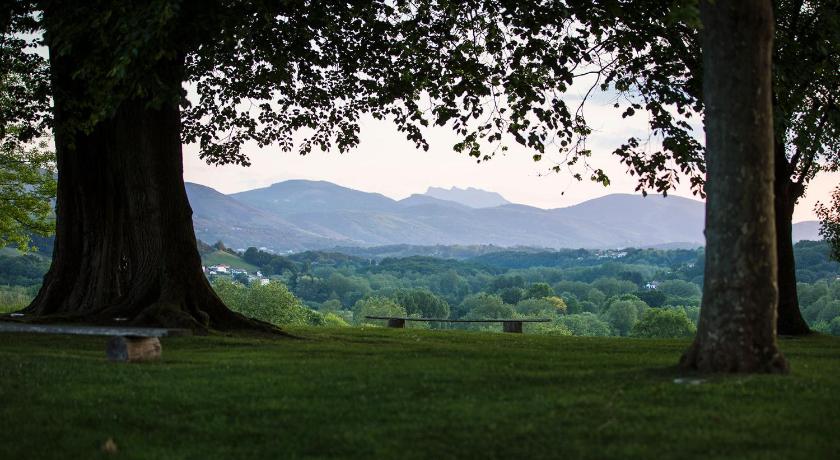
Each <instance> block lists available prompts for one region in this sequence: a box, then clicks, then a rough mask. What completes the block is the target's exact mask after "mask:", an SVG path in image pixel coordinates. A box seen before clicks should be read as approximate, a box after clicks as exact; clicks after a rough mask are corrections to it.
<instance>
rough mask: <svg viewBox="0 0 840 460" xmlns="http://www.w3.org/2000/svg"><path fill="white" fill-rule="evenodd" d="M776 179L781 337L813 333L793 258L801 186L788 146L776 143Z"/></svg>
mask: <svg viewBox="0 0 840 460" xmlns="http://www.w3.org/2000/svg"><path fill="white" fill-rule="evenodd" d="M774 151H775V156H776V159H775V161H776V165H775V171H776V174H775V176H776V179H775V183H774V195H775V208H776V209H775V211H776V251H777V255H778V263H779V305H778V319H777V322H776V325H777V330H778V333H779V334H781V335H804V334H809V333H810V332H811V329H810V328H809V327H808V323H806V322H805V319H804V318H802V313H801V312H800V311H799V296H798V294H797V292H796V260H795V259H794V257H793V209H794V207H795V206H796V200H798V199H799V197H800V196H801V195H802V190H798V189H797V184H795V183H794V182H793V181H791V179H790V176H791V172H790V166H789V164H788V162H787V158H785V153H784V152H785V150H784V146H783V145H782V144H781V143H780V142H779V141H778V140H777V141H776V142H775V143H774Z"/></svg>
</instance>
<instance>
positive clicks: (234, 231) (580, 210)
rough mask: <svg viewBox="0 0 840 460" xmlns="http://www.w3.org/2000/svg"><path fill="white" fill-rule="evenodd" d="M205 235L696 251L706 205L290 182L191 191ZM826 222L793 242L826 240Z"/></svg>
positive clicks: (269, 244)
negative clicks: (554, 202) (539, 204)
mask: <svg viewBox="0 0 840 460" xmlns="http://www.w3.org/2000/svg"><path fill="white" fill-rule="evenodd" d="M187 194H188V195H189V199H190V204H191V205H192V208H193V220H194V223H195V230H196V236H197V237H198V238H199V239H201V240H203V241H207V242H211V243H212V242H215V241H218V240H222V241H224V242H225V244H227V245H228V246H229V247H233V248H246V247H249V246H256V247H263V248H267V249H270V250H272V251H276V252H286V251H302V250H307V249H330V248H334V247H337V246H382V245H391V244H410V245H425V246H429V245H481V244H492V245H496V246H506V247H510V246H530V247H544V248H620V247H631V246H633V247H663V248H666V247H667V248H672V247H697V246H702V245H703V244H704V238H703V212H704V211H703V206H704V204H703V203H702V202H700V201H696V200H691V199H688V198H682V197H676V196H669V197H667V198H663V197H661V196H648V197H647V198H645V197H642V196H639V195H627V194H614V195H607V196H604V197H601V198H595V199H593V200H589V201H585V202H583V203H580V204H578V205H575V206H570V207H566V208H558V209H540V208H535V207H532V206H525V205H521V204H513V203H510V202H509V201H507V200H505V199H504V198H503V197H502V196H501V195H499V194H498V193H494V192H487V191H484V190H479V189H474V188H469V189H457V188H453V189H449V190H447V189H442V188H434V187H432V188H430V189H429V190H428V191H427V192H426V193H425V194H417V195H412V196H410V197H408V198H405V199H403V200H393V199H391V198H388V197H386V196H384V195H381V194H378V193H368V192H362V191H359V190H353V189H349V188H346V187H341V186H339V185H336V184H333V183H330V182H323V181H306V180H290V181H285V182H280V183H277V184H274V185H271V186H270V187H266V188H260V189H255V190H249V191H246V192H240V193H235V194H232V195H225V194H222V193H219V192H218V191H216V190H214V189H212V188H210V187H206V186H203V185H199V184H192V183H187ZM817 228H818V224H817V222H802V223H799V224H795V225H794V239H795V240H799V239H819V237H818V235H817Z"/></svg>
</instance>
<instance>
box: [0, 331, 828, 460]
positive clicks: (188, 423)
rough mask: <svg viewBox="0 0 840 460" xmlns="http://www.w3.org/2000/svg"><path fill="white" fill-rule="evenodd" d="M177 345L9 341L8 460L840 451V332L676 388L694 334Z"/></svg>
mask: <svg viewBox="0 0 840 460" xmlns="http://www.w3.org/2000/svg"><path fill="white" fill-rule="evenodd" d="M294 332H295V333H296V334H298V335H300V336H301V337H303V338H304V339H303V340H292V339H276V340H268V339H257V338H230V337H186V338H171V339H164V342H163V359H162V361H160V362H156V363H147V364H115V363H109V362H107V361H105V359H104V342H105V339H104V338H97V337H80V336H44V335H18V334H0V422H2V424H3V426H2V429H0V458H3V459H25V458H61V459H71V458H79V459H81V458H97V457H109V455H107V454H105V453H102V452H101V451H100V446H101V445H102V444H103V442H104V441H105V440H107V439H108V438H113V439H114V441H115V442H116V444H117V446H118V448H119V452H118V453H117V454H116V455H115V456H114V457H121V458H150V459H160V458H196V459H205V458H325V457H334V458H346V457H353V458H435V459H445V458H506V459H515V458H569V457H571V458H575V457H582V458H599V459H601V458H622V459H625V458H645V459H662V458H692V457H699V458H710V457H714V458H733V459H734V458H738V459H741V458H756V459H758V458H760V459H766V458H838V451H840V339H838V338H832V337H824V336H817V337H812V338H807V339H797V340H785V341H783V349H784V351H785V353H786V354H787V356H788V357H789V359H790V360H791V363H792V367H793V371H792V373H791V374H790V375H788V376H735V377H713V378H711V379H708V380H706V381H705V382H703V383H701V384H699V385H691V384H676V383H674V379H675V378H678V377H684V375H683V374H681V373H680V372H679V371H678V370H676V369H675V368H674V366H673V365H674V363H675V362H676V360H677V359H678V357H679V355H680V353H681V352H682V350H683V349H684V348H685V347H686V345H687V342H686V341H679V340H636V339H619V338H575V337H545V336H534V335H515V334H499V333H479V332H461V331H422V330H411V329H407V330H393V329H390V330H389V329H384V328H382V329H379V328H377V329H372V328H367V329H350V328H348V329H296V330H294Z"/></svg>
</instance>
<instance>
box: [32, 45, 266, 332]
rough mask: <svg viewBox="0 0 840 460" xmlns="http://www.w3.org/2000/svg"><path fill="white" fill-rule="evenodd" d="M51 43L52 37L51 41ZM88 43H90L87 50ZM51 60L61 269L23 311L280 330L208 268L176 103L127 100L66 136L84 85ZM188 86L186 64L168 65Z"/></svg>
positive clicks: (52, 316)
mask: <svg viewBox="0 0 840 460" xmlns="http://www.w3.org/2000/svg"><path fill="white" fill-rule="evenodd" d="M47 37H48V39H49V31H48V34H47ZM80 45H81V44H80ZM55 54H57V53H51V69H52V80H53V81H52V85H53V93H54V114H55V124H56V130H55V143H56V158H57V167H58V192H57V204H56V235H55V249H54V252H53V260H52V265H51V267H50V270H49V272H48V273H47V275H46V276H45V277H44V283H43V286H42V287H41V290H40V292H39V293H38V295H37V297H36V298H35V299H34V301H33V302H32V304H31V305H29V307H27V308H26V309H25V310H24V313H26V314H27V316H29V315H31V316H33V317H34V320H36V321H72V322H86V323H94V324H108V323H113V322H114V321H118V320H117V318H120V319H122V321H121V324H126V323H129V324H133V325H144V326H163V327H178V328H189V329H192V330H194V331H198V332H201V331H206V330H208V329H217V330H236V329H259V330H264V331H275V332H276V331H277V330H276V329H275V328H273V327H272V326H270V325H268V324H265V323H261V322H257V321H253V320H250V319H248V318H245V317H244V316H242V315H240V314H238V313H235V312H232V311H230V310H229V309H228V308H227V307H226V306H225V305H224V304H223V303H222V301H221V300H220V299H219V298H218V296H216V294H215V293H214V292H213V290H212V288H211V286H210V284H209V283H208V281H207V279H206V278H205V276H204V274H203V272H202V269H201V259H200V256H199V253H198V249H197V246H196V240H195V233H194V231H193V224H192V210H191V208H190V205H189V202H188V200H187V195H186V191H185V188H184V181H183V165H182V152H181V137H180V110H179V107H178V105H177V103H171V104H162V105H161V106H159V107H153V106H150V105H149V99H146V98H134V99H129V100H126V101H124V102H122V103H121V104H120V105H119V107H118V108H117V110H116V113H115V114H114V115H113V116H112V117H110V118H108V119H106V120H103V121H101V122H99V123H97V124H96V125H95V126H94V127H93V129H92V130H90V131H88V132H83V131H81V130H76V129H67V124H68V123H72V121H70V120H72V117H73V115H72V114H70V113H68V107H71V106H72V102H73V98H74V97H76V96H77V95H78V94H80V93H81V94H84V93H83V92H81V91H79V88H80V85H84V84H92V83H90V82H80V81H79V80H77V79H74V78H73V72H74V67H73V66H74V59H73V56H72V55H69V56H68V55H64V56H56V55H55ZM159 65H160V66H162V67H161V69H158V70H159V73H160V76H161V77H162V78H166V79H167V84H171V85H176V86H173V87H174V88H180V85H181V77H182V67H183V61H182V59H180V58H175V59H171V60H169V61H165V62H162V63H161V64H159Z"/></svg>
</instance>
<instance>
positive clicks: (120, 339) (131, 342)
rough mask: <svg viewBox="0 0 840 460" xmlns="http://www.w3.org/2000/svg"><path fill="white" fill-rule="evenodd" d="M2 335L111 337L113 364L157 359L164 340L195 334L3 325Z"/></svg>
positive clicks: (107, 352)
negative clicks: (30, 334)
mask: <svg viewBox="0 0 840 460" xmlns="http://www.w3.org/2000/svg"><path fill="white" fill-rule="evenodd" d="M0 332H26V333H34V334H70V335H99V336H107V337H111V338H110V339H108V343H107V344H106V346H105V355H106V356H107V357H108V359H109V360H111V361H120V362H139V361H151V360H155V359H158V358H160V353H161V345H160V338H161V337H172V336H183V335H192V331H190V330H188V329H163V328H153V327H101V326H74V325H51V324H50V325H48V324H24V323H8V322H0Z"/></svg>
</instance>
